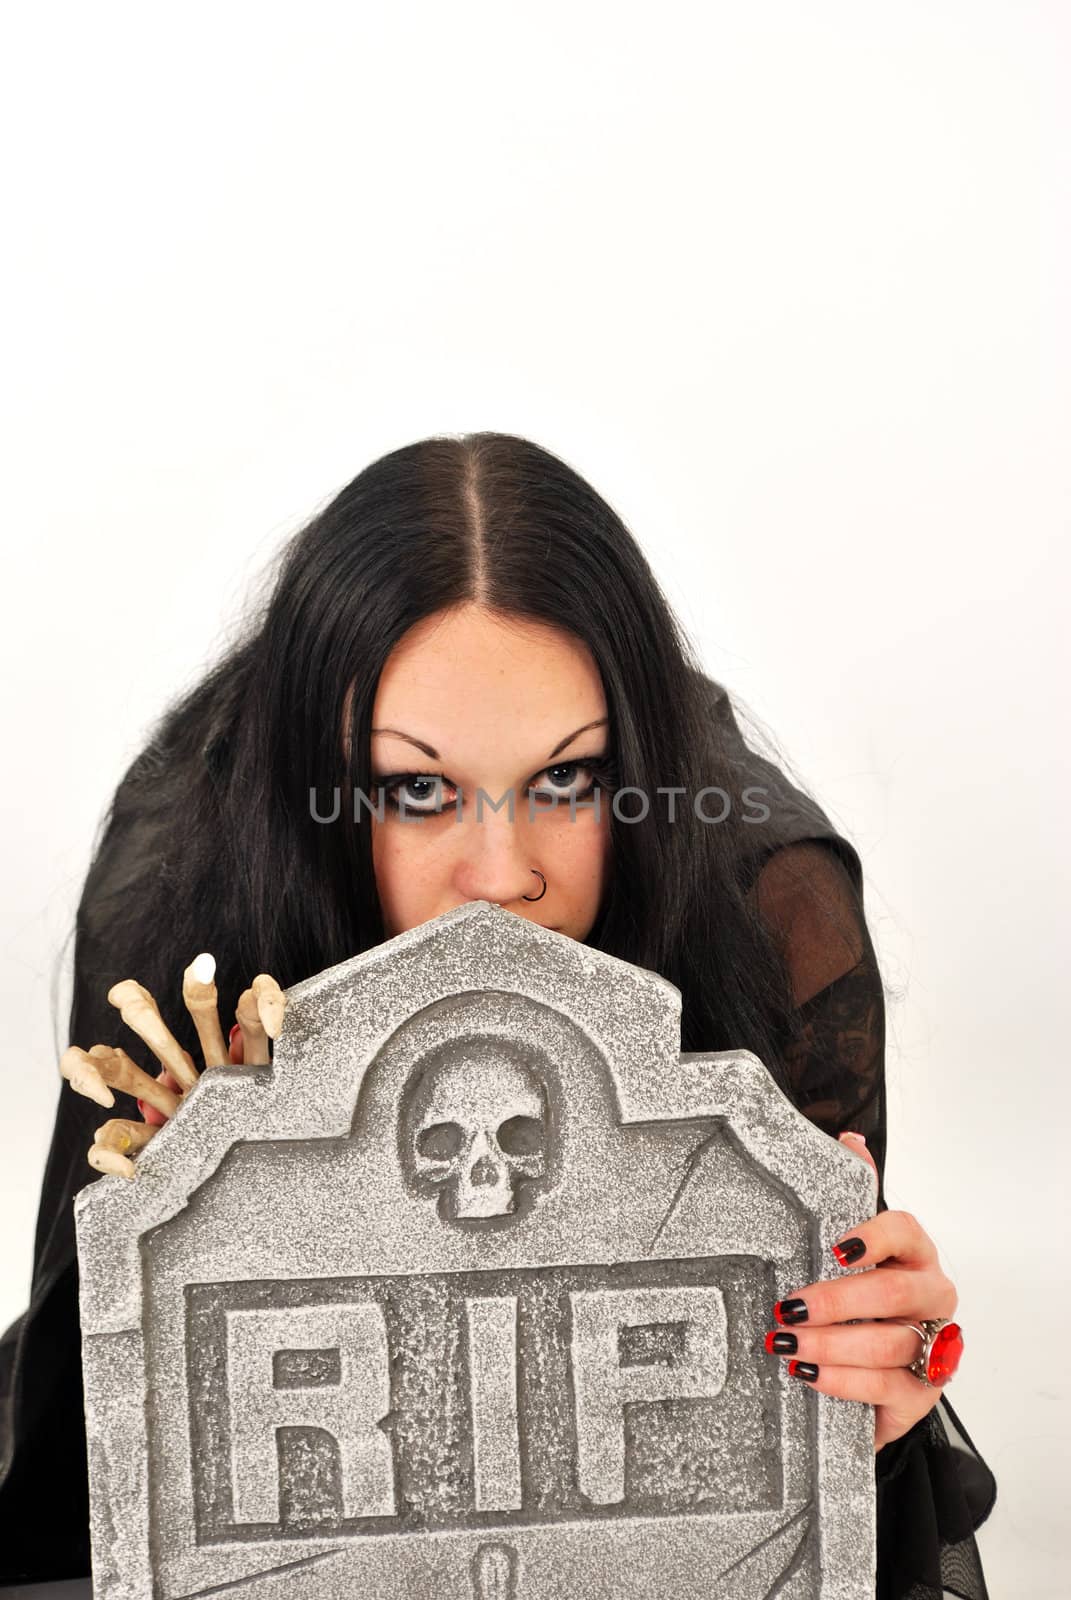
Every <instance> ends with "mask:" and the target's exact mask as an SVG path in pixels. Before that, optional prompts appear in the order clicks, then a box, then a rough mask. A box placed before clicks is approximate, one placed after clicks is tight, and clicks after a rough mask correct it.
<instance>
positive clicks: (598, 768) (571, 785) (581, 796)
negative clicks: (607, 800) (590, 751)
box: [528, 761, 609, 800]
mask: <svg viewBox="0 0 1071 1600" xmlns="http://www.w3.org/2000/svg"><path fill="white" fill-rule="evenodd" d="M608 770H609V768H608V763H605V762H604V763H602V764H601V765H600V764H598V763H596V762H594V761H560V762H558V763H557V765H556V766H553V767H546V768H545V769H544V772H545V774H546V776H547V777H549V778H550V783H549V784H548V785H547V786H546V787H544V788H540V787H538V786H536V785H535V784H533V786H532V788H531V789H530V790H529V791H528V792H529V794H531V795H535V796H536V798H537V799H538V798H539V797H540V796H546V798H547V799H548V800H550V798H551V797H552V796H553V798H554V799H555V800H568V799H569V797H570V795H571V796H572V798H573V799H574V800H585V799H587V797H588V795H590V794H592V793H593V792H594V790H595V785H596V782H597V781H599V780H600V779H602V778H603V777H604V776H605V775H606V774H607V773H608ZM578 772H579V773H583V774H584V778H585V780H590V781H586V782H585V784H584V786H583V788H582V789H580V790H579V792H578V791H577V787H576V784H577V778H576V774H577V773H578ZM540 776H541V777H542V776H543V773H541V774H540Z"/></svg>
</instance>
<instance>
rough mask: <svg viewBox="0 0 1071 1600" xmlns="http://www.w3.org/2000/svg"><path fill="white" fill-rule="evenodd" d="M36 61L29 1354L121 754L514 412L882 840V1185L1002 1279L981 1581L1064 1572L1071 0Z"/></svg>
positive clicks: (585, 11) (380, 23) (985, 1285)
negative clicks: (70, 950)
mask: <svg viewBox="0 0 1071 1600" xmlns="http://www.w3.org/2000/svg"><path fill="white" fill-rule="evenodd" d="M5 33H6V36H7V44H6V48H5V60H4V63H3V65H2V67H0V73H2V80H3V81H2V92H0V124H2V132H3V144H4V149H5V152H6V161H5V171H4V175H3V185H4V196H3V199H4V217H5V221H6V224H7V227H6V235H7V245H6V247H5V250H4V253H3V259H2V263H0V274H2V278H3V283H2V289H3V294H2V306H3V312H2V315H3V320H4V327H3V348H4V351H5V369H6V372H5V376H4V378H3V380H2V381H3V406H4V417H3V425H4V442H5V444H6V446H7V450H6V451H5V456H6V466H5V470H4V498H5V501H6V504H7V507H8V510H7V513H6V523H7V528H6V539H5V556H6V560H5V571H4V589H5V598H6V600H7V606H6V619H5V626H4V628H3V631H2V648H3V652H4V668H5V670H4V678H3V683H4V696H5V707H4V709H5V741H4V755H5V772H6V781H5V783H4V784H3V786H2V789H0V804H2V807H3V829H2V834H0V838H2V849H3V861H4V872H5V879H4V902H3V904H4V917H3V953H4V960H3V963H2V968H0V982H2V985H3V1012H2V1025H3V1057H2V1060H3V1067H2V1071H3V1085H4V1100H3V1106H4V1126H5V1129H6V1138H5V1159H4V1161H3V1163H2V1164H0V1204H2V1207H3V1213H2V1215H3V1227H2V1231H0V1321H2V1322H3V1323H6V1322H8V1321H10V1320H11V1319H12V1318H13V1317H15V1316H16V1315H17V1314H18V1313H19V1312H20V1311H21V1310H22V1308H23V1306H24V1305H25V1303H26V1298H27V1295H28V1288H29V1272H30V1263H31V1244H32V1228H33V1222H34V1217H35V1214H36V1206H37V1198H38V1190H39V1185H40V1181H41V1176H42V1171H43V1162H44V1157H45V1152H46V1149H47V1143H48V1138H49V1134H50V1131H51V1127H52V1119H53V1115H54V1111H55V1104H56V1097H57V1094H58V1092H59V1078H58V1074H57V1070H56V1060H57V1051H58V1048H62V1047H63V1046H64V1045H65V1044H66V1043H67V1042H68V1041H67V1040H66V1037H65V1034H64V1030H65V1026H66V1005H67V995H68V990H69V974H68V972H67V971H66V968H65V966H63V965H62V964H60V965H59V967H58V968H57V963H58V961H59V953H60V948H61V945H62V943H63V941H64V939H65V937H66V935H67V933H68V932H69V929H70V925H71V919H72V917H73V912H74V908H75V906H76V903H77V899H78V895H79V891H80V888H81V881H82V878H83V876H84V873H85V870H86V867H87V865H88V859H89V850H90V845H91V842H92V838H93V834H94V830H95V827H96V825H97V823H98V821H99V819H100V817H101V815H102V813H103V811H104V809H105V807H106V806H107V804H108V802H109V800H110V797H111V794H112V792H113V789H114V786H115V784H116V782H117V780H118V778H119V776H120V775H121V772H122V770H123V768H124V765H125V764H126V762H127V761H128V760H129V759H130V757H131V756H132V755H133V753H134V752H135V750H136V749H137V748H138V747H139V745H140V742H141V740H142V739H143V737H144V735H145V733H146V732H147V730H148V728H149V727H150V725H151V723H152V721H153V719H154V718H155V716H156V715H157V714H158V713H159V711H160V710H161V708H162V706H163V704H164V702H165V700H166V699H168V698H170V697H171V696H172V695H173V694H175V693H176V692H177V690H178V689H179V688H180V687H182V686H183V685H184V684H186V683H188V682H190V681H192V680H193V679H194V678H196V677H197V676H198V675H199V674H200V673H201V671H202V670H203V668H204V667H205V665H206V664H207V662H208V661H209V660H210V658H211V657H212V656H213V655H214V654H215V652H216V650H217V649H218V647H219V646H220V644H221V643H222V642H223V640H224V639H225V637H226V635H227V631H228V629H229V628H230V627H231V626H232V624H233V622H234V620H235V618H236V617H237V615H238V614H239V612H240V609H241V605H242V602H243V598H244V597H245V596H246V595H247V594H248V593H249V587H250V584H251V583H252V581H253V580H254V579H255V577H256V575H257V574H258V573H259V572H260V571H261V569H262V568H263V566H264V564H265V563H266V562H267V560H268V558H269V556H270V555H271V554H272V553H273V552H274V551H275V550H276V549H277V548H278V546H279V545H280V543H281V542H282V541H283V540H284V539H285V538H286V537H287V536H288V534H289V533H291V532H292V531H294V530H295V529H296V528H297V527H298V526H299V525H300V524H301V523H302V522H303V521H304V520H305V519H306V518H307V517H308V516H309V515H310V514H311V513H312V512H313V511H314V510H315V509H316V508H317V507H318V506H319V505H321V504H323V503H324V502H325V501H326V500H327V499H328V498H330V497H331V496H332V495H333V494H334V493H335V492H336V491H337V489H338V488H340V487H341V486H342V484H344V483H345V482H346V481H348V480H349V479H350V478H351V477H352V476H353V475H354V474H355V473H356V472H358V471H359V470H360V469H361V468H362V467H363V466H365V465H366V464H367V463H368V462H369V461H371V460H373V459H374V458H375V457H376V456H378V455H380V454H382V453H383V452H384V451H386V450H389V449H393V448H394V447H396V446H397V445H400V444H403V443H407V442H409V441H411V440H413V439H417V438H420V437H424V436H425V435H427V434H431V433H436V432H439V433H452V432H462V431H467V430H470V429H477V428H496V429H502V430H505V431H510V432H517V433H523V434H526V435H528V436H529V437H531V438H533V439H534V440H535V441H536V442H538V443H540V444H543V445H545V446H546V447H548V448H549V449H551V450H553V451H555V452H556V453H557V454H559V455H562V456H564V457H565V458H566V459H567V460H568V461H569V462H570V463H571V464H572V465H574V466H575V467H576V468H577V469H578V470H579V471H581V472H582V473H583V474H584V475H585V476H587V477H588V478H590V480H591V481H592V482H593V483H594V484H595V486H596V487H597V488H598V489H599V490H600V491H601V492H602V493H603V494H604V495H605V496H606V497H607V499H609V500H610V501H611V503H612V504H613V505H614V506H615V507H616V508H617V509H618V510H619V511H620V512H621V513H622V515H623V516H624V518H625V520H626V522H627V523H628V524H629V526H630V527H631V529H632V530H633V532H634V533H635V534H636V536H637V538H638V539H639V540H640V542H641V544H642V545H643V546H644V548H645V550H646V551H647V552H648V554H649V556H650V558H651V560H652V562H653V564H654V566H655V569H656V571H657V572H658V574H659V575H660V577H661V578H662V580H663V581H664V583H665V586H666V588H667V590H668V592H669V595H670V598H671V600H672V601H673V602H674V603H675V604H676V605H677V607H678V609H679V612H680V614H681V616H682V618H683V620H684V622H685V624H686V626H688V627H689V628H690V630H691V631H692V633H693V635H694V636H695V637H696V638H697V640H698V641H699V643H700V644H701V646H702V650H703V653H704V656H705V660H706V664H707V667H708V670H709V671H710V672H711V673H712V674H713V675H714V676H715V677H717V678H719V679H720V680H721V681H722V682H725V683H726V684H728V685H729V687H730V688H731V689H733V690H734V691H735V692H736V693H737V694H739V695H740V696H742V697H743V699H744V701H745V702H746V704H747V705H748V706H750V707H751V708H753V709H754V711H755V712H757V713H758V715H759V716H760V717H761V718H762V719H763V721H764V722H765V723H766V724H767V725H768V726H769V727H770V729H771V730H772V731H773V733H774V735H775V737H776V738H777V739H778V741H779V742H780V745H781V748H782V749H783V751H784V753H785V755H786V756H787V757H788V758H789V759H790V761H791V762H792V763H793V766H794V768H795V770H796V771H797V772H798V774H799V775H800V776H801V777H802V778H803V780H804V781H805V782H806V783H807V784H808V785H809V786H810V787H811V788H812V789H813V791H814V792H816V793H817V795H818V797H819V799H820V800H821V801H822V803H823V804H824V805H825V807H826V809H827V810H828V811H829V812H830V814H831V816H832V817H833V818H834V820H835V821H836V822H837V824H838V826H840V827H841V828H842V830H843V831H845V832H846V833H848V835H849V836H850V837H852V838H853V839H854V840H855V842H856V844H857V845H858V847H859V849H860V852H861V854H862V857H863V860H864V863H865V866H866V871H867V897H868V907H869V912H870V918H871V925H872V931H873V934H874V937H875V941H876V943H877V945H878V949H879V953H880V955H881V958H882V964H883V969H884V972H885V977H886V981H887V984H888V986H889V989H890V991H891V995H890V1001H889V1038H890V1048H889V1057H888V1079H889V1110H890V1134H889V1166H888V1183H887V1192H888V1201H889V1204H890V1205H891V1206H893V1207H903V1208H905V1209H908V1210H912V1211H914V1212H915V1213H916V1214H917V1215H918V1216H919V1217H920V1219H921V1220H922V1221H923V1223H924V1225H925V1226H926V1227H927V1228H928V1230H929V1231H930V1232H931V1233H932V1235H933V1237H934V1238H935V1239H936V1241H937V1243H938V1245H939V1247H940V1249H941V1252H942V1258H943V1261H944V1264H945V1267H946V1270H947V1271H948V1272H949V1273H950V1275H951V1276H952V1277H953V1278H954V1279H955V1281H956V1282H957V1285H958V1287H959V1291H960V1310H959V1316H960V1318H961V1319H962V1322H963V1324H964V1329H965V1336H966V1345H967V1350H966V1355H965V1358H964V1364H963V1367H962V1370H961V1372H960V1374H959V1375H958V1376H957V1378H956V1380H955V1385H954V1389H953V1390H952V1391H950V1396H951V1398H952V1400H953V1403H954V1404H955V1406H956V1408H957V1410H959V1411H960V1412H961V1414H962V1416H963V1418H964V1421H965V1422H966V1424H967V1427H968V1428H969V1430H970V1431H971V1433H972V1434H973V1436H974V1439H975V1442H976V1443H977V1444H978V1446H979V1448H980V1449H981V1451H982V1453H983V1455H985V1456H986V1458H987V1459H988V1460H989V1462H990V1464H991V1466H992V1467H993V1469H994V1471H995V1473H996V1475H997V1478H998V1481H999V1500H998V1504H997V1508H996V1510H995V1511H994V1513H993V1516H992V1517H991V1519H990V1521H989V1523H988V1524H986V1526H985V1527H984V1528H983V1529H982V1531H981V1533H980V1535H979V1541H980V1545H981V1548H982V1552H983V1557H984V1560H985V1563H986V1570H987V1575H988V1577H989V1581H990V1586H991V1589H992V1591H993V1594H994V1596H997V1595H1012V1594H1014V1595H1016V1596H1018V1595H1026V1594H1030V1595H1031V1596H1032V1597H1036V1600H1044V1597H1046V1596H1056V1595H1057V1594H1058V1593H1059V1594H1064V1593H1066V1587H1065V1586H1066V1569H1064V1571H1063V1573H1062V1581H1061V1573H1060V1567H1059V1566H1058V1560H1057V1555H1058V1547H1059V1544H1060V1540H1061V1538H1062V1537H1063V1520H1064V1518H1065V1517H1066V1481H1067V1472H1068V1466H1069V1462H1068V1456H1067V1451H1066V1445H1064V1443H1063V1441H1062V1440H1061V1438H1060V1427H1061V1420H1062V1423H1063V1426H1065V1427H1066V1421H1067V1418H1066V1411H1064V1412H1063V1416H1062V1419H1061V1408H1062V1407H1063V1406H1064V1405H1065V1402H1066V1396H1067V1387H1068V1385H1067V1380H1066V1377H1065V1375H1064V1372H1065V1369H1064V1366H1063V1362H1064V1360H1065V1357H1064V1355H1063V1352H1062V1351H1061V1349H1060V1338H1059V1334H1060V1332H1061V1329H1062V1326H1063V1324H1064V1322H1065V1320H1066V1317H1067V1314H1068V1310H1069V1307H1068V1302H1067V1290H1066V1283H1065V1281H1064V1275H1063V1274H1056V1273H1054V1266H1055V1263H1056V1262H1057V1261H1059V1260H1060V1259H1061V1257H1062V1247H1063V1231H1064V1225H1061V1224H1059V1223H1058V1221H1057V1219H1058V1217H1059V1216H1060V1215H1064V1216H1065V1218H1066V1198H1067V1197H1066V1189H1065V1181H1064V1177H1063V1167H1064V1164H1065V1159H1066V1158H1065V1156H1064V1154H1063V1152H1062V1151H1061V1149H1060V1147H1059V1145H1058V1143H1057V1141H1058V1139H1059V1136H1060V1134H1061V1133H1062V1132H1063V1131H1064V1126H1065V1120H1066V1116H1067V1110H1068V1091H1067V1064H1066V1047H1065V1042H1064V1033H1063V1028H1062V1025H1061V1024H1060V1023H1059V1015H1060V1010H1061V1006H1062V1001H1063V994H1064V984H1065V982H1066V979H1065V975H1064V970H1063V966H1062V963H1061V960H1060V958H1061V955H1063V953H1064V951H1063V949H1062V947H1061V937H1060V934H1061V925H1062V918H1061V917H1060V911H1061V909H1062V907H1063V905H1064V904H1065V903H1066V900H1067V897H1068V890H1069V884H1068V852H1067V847H1066V843H1065V839H1066V826H1065V821H1064V814H1063V792H1064V788H1065V786H1066V782H1067V777H1068V771H1067V767H1068V762H1067V757H1066V754H1065V742H1064V738H1063V737H1062V736H1061V735H1060V733H1059V729H1060V727H1061V726H1064V725H1065V724H1066V716H1065V715H1062V713H1064V711H1065V708H1064V706H1063V705H1062V704H1061V699H1062V697H1059V696H1058V692H1057V685H1058V683H1059V682H1060V679H1061V671H1062V670H1063V671H1066V668H1067V648H1066V628H1065V624H1064V599H1063V595H1062V594H1061V592H1060V589H1061V582H1060V580H1061V579H1065V578H1066V571H1067V564H1066V557H1065V555H1064V552H1063V549H1062V546H1061V538H1066V534H1067V522H1068V489H1069V474H1068V455H1067V440H1068V424H1069V420H1071V419H1069V410H1071V408H1069V405H1068V384H1067V373H1068V370H1069V359H1071V338H1069V327H1068V301H1067V292H1066V286H1067V284H1068V283H1069V282H1071V260H1069V256H1071V251H1069V249H1068V242H1069V240H1068V198H1069V195H1068V188H1069V186H1068V151H1069V144H1068V134H1069V131H1071V129H1069V122H1071V116H1069V113H1068V101H1067V97H1066V95H1064V96H1062V97H1061V94H1060V88H1061V80H1062V81H1063V84H1064V85H1066V82H1067V81H1068V69H1069V67H1071V59H1069V57H1071V50H1069V43H1071V14H1069V11H1068V8H1067V7H1066V6H1064V5H1061V4H1060V3H1058V0H1056V3H1053V4H1039V3H1029V0H1008V3H1005V4H986V3H981V0H963V3H959V4H940V3H934V0H927V3H925V4H921V3H906V0H900V3H899V4H897V5H896V6H882V7H879V6H864V7H860V6H859V5H858V4H839V3H838V4H813V5H810V6H807V7H800V6H798V5H796V4H772V3H765V4H763V5H761V6H743V5H740V4H737V3H734V4H720V5H699V4H696V5H693V6H681V5H677V6H672V5H670V6H669V7H668V8H666V7H662V8H660V9H659V10H658V11H654V10H652V9H651V8H650V7H648V6H643V7H636V8H635V9H631V10H630V9H629V8H627V7H624V8H623V7H622V6H621V5H620V4H613V5H608V4H597V5H596V4H587V5H583V4H582V5H579V6H578V5H576V4H575V3H574V4H573V5H569V6H565V5H548V4H547V3H546V0H543V3H541V5H540V7H539V9H538V11H536V10H533V8H531V7H525V8H507V7H501V6H497V5H490V4H489V5H476V4H471V3H463V4H455V5H452V6H450V7H438V6H433V5H430V4H410V5H408V6H407V7H405V8H404V9H403V8H396V9H395V10H394V11H393V12H389V11H388V8H384V7H375V8H373V7H371V6H365V7H361V6H356V7H354V6H341V5H340V6H338V7H334V6H326V5H323V4H321V5H319V6H317V5H310V4H308V3H306V4H303V5H302V6H301V7H300V8H298V7H297V6H293V7H291V8H285V7H278V6H268V7H266V6H265V5H264V4H257V5H255V6H254V5H252V4H230V5H227V4H224V5H219V4H214V5H212V6H206V5H190V4H186V5H184V6H182V7H174V8H170V9H169V10H168V9H167V8H164V9H161V8H156V7H144V6H141V5H134V4H130V5H116V4H110V3H103V4H101V3H98V4H97V5H94V6H93V7H90V8H81V7H75V6H74V5H68V6H59V7H56V6H53V7H50V8H23V10H22V12H21V14H19V15H18V16H17V17H16V16H15V15H14V14H12V15H10V16H9V17H8V19H7V24H6V28H5ZM54 988H55V990H56V992H55V994H54V993H53V990H54ZM54 1002H58V1006H59V1026H60V1031H61V1035H63V1036H62V1037H61V1038H59V1039H58V1040H57V1039H56V1038H55V1037H54V1034H53V1025H52V1010H53V1004H54ZM78 1042H79V1043H81V1044H83V1045H89V1044H90V1043H94V1042H95V1041H92V1040H81V1041H78ZM65 1092H69V1091H65ZM86 1170H87V1173H88V1170H89V1169H88V1168H87V1169H86ZM1053 1247H1055V1248H1053Z"/></svg>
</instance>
